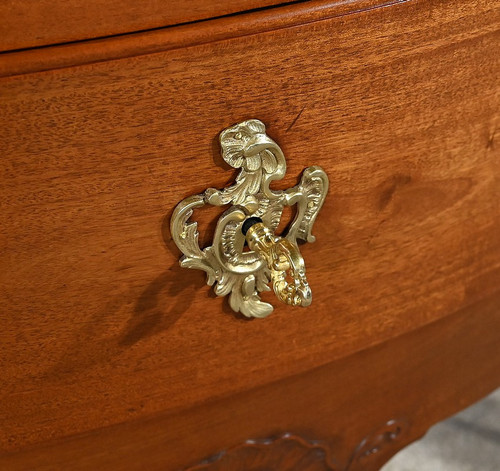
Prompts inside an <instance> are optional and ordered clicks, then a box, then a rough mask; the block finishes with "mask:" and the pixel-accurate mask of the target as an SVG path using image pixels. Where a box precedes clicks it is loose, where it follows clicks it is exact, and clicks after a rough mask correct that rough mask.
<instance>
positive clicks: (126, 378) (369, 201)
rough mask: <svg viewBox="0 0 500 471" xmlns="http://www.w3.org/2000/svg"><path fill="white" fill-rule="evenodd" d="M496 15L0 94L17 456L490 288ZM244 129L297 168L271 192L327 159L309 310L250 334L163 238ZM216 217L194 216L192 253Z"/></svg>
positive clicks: (346, 346) (231, 48)
mask: <svg viewBox="0 0 500 471" xmlns="http://www.w3.org/2000/svg"><path fill="white" fill-rule="evenodd" d="M488 3H489V2H480V1H478V2H474V4H475V8H471V7H470V6H468V7H467V8H465V5H464V6H463V7H457V6H456V4H455V2H451V1H446V2H441V3H440V5H439V8H436V9H435V10H432V11H431V10H428V8H429V6H430V2H426V1H421V2H415V3H414V2H408V3H402V4H398V5H393V6H391V7H387V8H373V9H366V10H365V11H362V12H359V11H358V12H356V11H352V12H350V13H348V14H345V15H342V16H338V17H332V18H330V19H325V20H322V21H318V22H313V23H311V24H305V25H302V26H296V27H293V28H284V29H276V31H273V32H266V33H261V34H252V35H249V36H243V37H239V38H233V39H228V40H224V41H218V42H213V43H207V44H200V45H197V46H192V47H186V48H178V49H172V50H169V51H165V52H158V53H155V54H150V55H142V56H137V57H130V58H123V59H119V60H109V61H105V62H99V63H95V64H83V65H79V66H75V67H69V68H63V69H58V70H53V71H46V72H40V73H33V74H27V75H20V76H14V77H6V78H4V79H2V80H1V81H0V87H1V93H2V98H1V111H0V113H1V129H2V131H1V134H2V148H3V158H2V159H1V161H0V174H1V177H2V181H3V182H4V183H3V185H2V187H1V189H0V207H1V211H0V221H1V224H0V231H1V237H2V246H3V250H2V254H1V270H0V273H1V275H0V276H1V278H2V279H1V283H0V293H1V297H2V299H3V307H4V309H3V311H4V312H3V314H2V316H1V319H0V325H1V328H0V329H1V330H0V331H1V332H2V334H1V335H2V359H1V361H2V364H1V369H2V376H3V378H2V380H3V388H5V392H6V393H7V394H8V397H9V400H8V401H3V402H2V405H1V406H0V407H1V408H4V410H3V411H2V414H3V417H4V418H3V420H2V428H3V429H4V432H6V433H7V436H8V437H10V441H8V440H7V439H6V441H5V443H4V445H5V449H6V450H11V451H15V450H20V449H22V448H23V447H25V446H28V445H30V446H31V445H34V444H37V443H40V442H43V441H45V440H48V439H58V438H61V437H64V436H67V435H71V434H76V433H81V432H86V431H88V430H92V429H95V428H99V427H103V426H107V425H112V424H117V423H122V422H126V421H129V420H133V419H140V418H142V417H147V416H151V415H152V414H156V413H159V412H162V413H169V412H171V411H177V410H180V409H185V408H189V407H192V406H195V405H197V404H201V403H204V402H206V401H208V400H209V399H215V398H221V397H226V396H228V395H230V394H234V393H237V392H240V391H245V390H249V389H250V388H253V387H256V386H259V385H264V384H266V383H269V382H271V381H276V380H278V379H282V378H285V377H288V376H291V375H295V374H299V373H302V372H306V371H308V370H311V369H312V368H316V367H319V366H321V365H324V364H326V363H328V362H331V361H333V360H336V359H340V358H344V357H346V356H347V355H350V354H352V353H355V352H358V351H360V350H363V349H366V348H368V347H370V346H373V345H376V344H380V343H382V342H384V341H386V340H388V339H390V338H392V337H395V336H398V335H402V334H404V333H406V332H410V331H412V330H414V329H417V328H419V327H422V326H424V325H426V324H429V323H431V322H434V321H437V320H438V319H440V318H444V317H445V316H448V315H449V314H453V313H454V312H456V311H458V310H460V309H462V308H463V307H465V306H468V305H471V304H473V303H475V302H478V301H480V300H482V299H483V298H485V297H487V296H490V295H492V294H493V293H494V292H495V290H496V289H497V287H498V283H499V271H498V268H496V267H498V266H499V263H500V239H499V237H498V233H499V229H500V219H499V210H498V201H500V184H499V180H498V178H499V177H498V176H499V175H500V168H499V167H500V159H499V155H498V146H497V145H496V144H495V142H494V135H495V129H496V128H495V126H497V125H498V109H499V106H498V105H499V103H498V92H497V89H498V83H497V79H498V71H499V64H498V54H497V53H496V52H497V50H498V48H497V47H496V46H497V45H498V40H497V39H496V37H495V35H494V32H495V28H496V25H495V11H494V10H495V7H493V6H491V5H488ZM496 9H497V10H498V7H496ZM490 10H491V11H490ZM333 16H334V15H333ZM496 16H497V17H498V13H497V14H496ZM441 18H446V22H444V21H443V23H442V24H441V23H440V22H441ZM138 40H139V39H138ZM252 117H256V118H258V119H260V120H261V121H262V122H264V123H265V124H266V127H267V132H268V134H269V135H270V136H272V138H273V139H275V140H276V142H279V144H280V146H281V147H282V149H283V152H284V154H285V155H286V156H287V173H286V175H285V176H284V178H283V179H282V180H280V181H277V182H275V183H273V185H272V186H274V187H275V188H277V189H285V188H290V187H292V186H294V185H296V184H297V176H298V175H300V174H301V172H302V171H303V170H304V169H305V168H306V167H309V166H312V165H318V166H321V167H322V168H323V169H325V171H326V173H327V174H328V176H329V179H330V189H329V193H328V196H327V198H326V200H325V203H324V205H323V208H322V210H321V212H320V214H319V216H318V218H317V220H316V222H315V228H314V231H315V235H316V236H317V241H316V242H315V243H314V244H306V245H304V246H301V252H302V254H303V256H304V259H305V260H306V262H307V277H308V281H309V284H310V286H311V288H312V290H313V292H314V302H313V304H312V306H311V307H309V308H307V309H301V308H294V307H291V306H287V305H278V304H276V303H273V304H275V312H274V313H273V315H272V316H270V317H268V318H266V319H263V320H250V321H249V320H247V319H244V318H243V317H241V316H238V315H236V314H235V313H234V312H233V311H232V310H231V309H230V307H229V305H228V303H227V300H224V299H222V298H216V297H214V296H213V294H211V291H210V287H208V286H206V285H205V281H204V275H203V273H201V272H199V271H196V270H185V269H182V268H181V267H179V264H178V259H179V257H180V255H181V254H180V252H179V251H178V249H177V247H176V246H175V244H174V242H173V241H172V237H171V234H170V231H169V221H170V218H171V215H172V211H173V209H174V207H175V206H176V205H177V203H178V202H179V201H181V200H182V199H183V198H185V197H187V196H189V195H193V194H197V193H201V192H203V191H204V190H205V189H206V188H209V187H213V188H223V187H225V186H227V185H228V184H230V183H231V182H232V181H233V180H234V178H235V176H236V173H235V171H234V169H232V168H230V167H229V166H228V165H227V164H226V163H225V162H224V161H223V159H222V157H221V155H220V151H219V147H218V141H217V139H218V134H219V132H220V131H221V130H222V129H224V128H226V127H228V126H230V125H232V124H235V123H238V122H241V121H243V120H245V119H249V118H252ZM219 215H220V208H215V209H214V208H212V209H206V208H203V209H200V210H196V211H195V216H196V220H197V221H199V231H200V244H201V245H202V246H206V245H209V244H210V242H211V240H212V235H213V234H212V232H213V230H214V226H215V222H216V219H217V218H218V217H219ZM287 217H288V218H291V214H290V215H288V216H287ZM266 296H267V295H264V300H268V301H269V300H270V299H271V298H270V297H266ZM207 447H208V445H207ZM220 448H222V447H221V446H219V445H216V444H213V446H212V447H211V448H210V449H213V450H214V451H216V450H217V449H220ZM200 453H204V452H203V450H201V451H200ZM201 456H203V454H201ZM201 456H200V457H201ZM176 460H177V461H176ZM192 461H193V459H192V457H190V458H189V459H188V460H186V459H185V458H183V459H181V458H179V457H176V458H175V459H174V458H172V461H171V462H172V466H174V465H175V466H177V465H182V464H189V463H190V462H192ZM194 461H196V460H194Z"/></svg>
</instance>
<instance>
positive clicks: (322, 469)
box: [185, 419, 409, 471]
mask: <svg viewBox="0 0 500 471" xmlns="http://www.w3.org/2000/svg"><path fill="white" fill-rule="evenodd" d="M408 428H409V422H408V421H407V420H406V419H392V420H389V421H388V422H386V423H385V424H384V425H383V426H382V427H380V428H379V429H378V430H376V431H374V432H373V433H371V434H369V435H367V436H366V437H365V438H363V439H362V440H361V441H360V443H359V444H358V445H357V447H356V448H355V450H354V451H353V453H352V454H351V456H350V458H349V460H348V462H347V463H345V464H344V465H341V464H340V463H338V462H336V461H335V460H334V459H333V458H332V454H331V451H332V450H331V449H330V447H329V446H328V445H327V444H326V443H324V442H321V441H317V440H306V439H305V438H303V437H301V436H299V435H296V434H292V433H285V434H283V435H281V436H279V437H277V438H266V439H260V440H247V441H245V442H244V443H242V444H240V445H236V446H235V447H232V448H229V449H227V450H223V451H220V452H218V453H216V454H215V455H213V456H211V457H209V458H207V459H204V460H203V461H201V462H200V463H198V464H196V465H194V466H192V467H189V468H187V469H185V471H254V470H259V469H268V468H270V467H271V466H273V467H277V469H280V470H290V471H291V470H295V469H299V466H300V469H301V470H311V471H312V470H314V471H354V470H356V469H360V470H361V469H364V467H365V465H366V461H367V460H369V459H370V458H371V457H372V456H374V455H376V454H378V453H380V452H381V451H385V449H386V448H388V447H389V448H390V447H391V446H393V444H394V445H396V442H399V441H400V440H401V439H402V438H403V437H404V436H405V435H406V432H407V430H408Z"/></svg>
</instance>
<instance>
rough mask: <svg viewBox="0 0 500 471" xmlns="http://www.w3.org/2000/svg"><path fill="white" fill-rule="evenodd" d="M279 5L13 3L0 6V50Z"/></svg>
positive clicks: (233, 0) (237, 1) (200, 0)
mask: <svg viewBox="0 0 500 471" xmlns="http://www.w3.org/2000/svg"><path fill="white" fill-rule="evenodd" d="M280 3H282V2H281V0H222V1H218V2H213V1H209V0H191V1H190V2H189V7H187V5H186V3H185V2H182V1H177V0H169V1H166V2H165V1H160V0H149V1H147V2H134V1H132V0H111V1H104V0H86V1H85V2H80V1H78V0H58V1H53V0H52V1H49V0H15V1H12V0H9V1H5V2H2V3H1V4H0V18H2V23H1V24H0V51H12V50H19V49H26V48H32V47H40V46H47V45H51V44H61V43H68V42H72V41H81V40H87V39H92V38H104V37H106V36H112V35H118V34H130V33H134V32H137V31H146V30H149V29H153V28H164V27H167V26H172V25H178V24H183V23H190V22H195V21H200V20H206V19H209V18H215V17H220V16H225V15H231V14H235V13H239V12H244V11H247V10H254V9H258V8H265V7H270V6H273V5H279V4H280Z"/></svg>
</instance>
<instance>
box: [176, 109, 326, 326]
mask: <svg viewBox="0 0 500 471" xmlns="http://www.w3.org/2000/svg"><path fill="white" fill-rule="evenodd" d="M265 131H266V128H265V126H264V124H263V123H262V122H261V121H259V120H257V119H251V120H248V121H244V122H242V123H239V124H236V125H234V126H231V127H229V128H227V129H225V130H224V131H222V132H221V134H220V144H221V147H222V157H223V158H224V160H225V161H226V162H227V163H228V164H229V165H231V166H232V167H234V168H239V169H241V170H240V173H239V174H238V176H237V177H236V182H235V183H234V184H233V185H232V186H229V187H227V188H224V189H222V190H216V189H214V188H208V189H207V190H205V192H204V193H203V194H199V195H194V196H190V197H188V198H186V199H184V200H183V201H181V202H180V203H179V204H178V205H177V207H176V208H175V210H174V213H173V215H172V219H171V222H170V231H171V234H172V239H173V240H174V241H175V243H176V244H177V246H178V247H179V249H180V250H181V252H182V253H183V254H184V255H183V257H182V258H181V260H180V264H181V266H183V267H187V268H197V269H201V270H204V271H205V272H206V273H207V284H209V285H214V291H215V293H216V294H217V295H218V296H226V295H230V296H229V304H230V306H231V308H232V309H233V310H234V311H236V312H241V313H242V314H244V315H245V316H247V317H266V316H268V315H269V314H270V313H271V312H272V311H273V307H272V305H271V304H268V303H265V302H263V301H261V299H260V297H259V293H260V292H262V291H269V289H270V288H269V286H268V283H269V282H271V283H272V286H273V289H274V292H275V293H276V296H277V297H278V298H279V299H280V300H281V301H283V302H284V303H286V304H291V305H293V306H308V305H310V304H311V300H312V294H311V289H310V288H309V285H308V283H307V280H306V276H305V265H304V260H303V258H302V256H301V254H300V251H299V248H298V246H297V239H301V240H303V241H306V242H314V240H315V238H314V236H313V235H312V234H311V230H312V226H313V223H314V221H315V219H316V216H317V214H318V211H319V210H320V209H321V206H322V205H323V201H324V199H325V197H326V193H327V191H328V177H327V175H326V173H325V172H324V170H323V169H321V168H320V167H308V168H306V169H305V170H304V172H303V174H302V178H301V181H300V183H299V184H298V185H296V186H294V187H292V188H289V189H287V190H279V191H276V190H271V189H270V188H269V185H270V183H271V182H272V181H273V180H279V179H281V178H283V176H284V175H285V172H286V162H285V157H284V155H283V152H282V151H281V149H280V147H279V146H278V144H276V142H274V141H273V140H272V139H271V138H269V136H267V134H266V132H265ZM205 204H211V205H215V206H223V205H228V204H231V205H232V206H231V207H230V208H229V209H227V210H226V211H225V212H224V213H223V214H222V215H221V217H220V218H219V220H218V222H217V226H216V229H215V233H214V239H213V244H212V245H211V246H209V247H206V248H205V249H203V250H201V249H200V247H199V245H198V232H197V224H196V222H190V221H189V218H190V217H191V215H192V213H193V210H194V209H195V208H201V207H202V206H204V205H205ZM293 205H297V211H296V215H295V218H294V220H293V222H292V223H291V225H290V227H289V228H288V231H287V233H286V235H285V236H284V237H278V236H276V235H275V231H276V229H277V227H278V225H279V223H280V219H281V216H282V213H283V208H284V207H285V206H293ZM245 234H246V235H245ZM245 244H247V245H248V248H249V249H250V251H245Z"/></svg>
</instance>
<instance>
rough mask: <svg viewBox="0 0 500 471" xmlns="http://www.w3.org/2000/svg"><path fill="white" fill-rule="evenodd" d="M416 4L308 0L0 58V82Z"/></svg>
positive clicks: (394, 0)
mask: <svg viewBox="0 0 500 471" xmlns="http://www.w3.org/2000/svg"><path fill="white" fill-rule="evenodd" d="M413 1H415V0H335V1H332V0H313V1H310V2H304V3H294V4H289V5H286V6H281V7H275V8H268V9H264V10H261V11H253V12H249V13H241V14H235V15H231V16H227V17H221V18H216V19H211V20H205V21H199V22H195V23H190V24H185V25H178V26H170V27H165V28H160V29H155V30H150V31H145V32H139V33H130V34H123V35H118V36H111V37H107V38H101V39H92V40H85V41H77V42H73V43H66V44H60V45H52V46H44V47H39V48H33V49H26V50H22V51H13V52H3V53H0V77H8V76H14V75H22V74H28V73H34V72H41V71H47V70H53V69H61V68H66V67H71V66H75V65H83V64H91V63H97V62H102V61H107V60H113V59H122V58H126V57H133V56H140V55H144V54H152V53H155V52H163V51H168V50H173V49H179V48H183V47H190V46H196V45H200V44H206V43H210V42H215V41H222V40H227V39H231V38H236V37H242V36H249V35H253V34H258V33H264V32H268V31H273V30H279V29H283V28H290V27H293V26H297V25H304V24H308V23H313V22H316V21H321V20H325V19H331V18H336V17H341V16H347V15H352V14H356V13H361V12H366V11H370V10H374V9H378V8H386V7H390V6H395V5H399V4H403V3H407V2H413Z"/></svg>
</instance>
